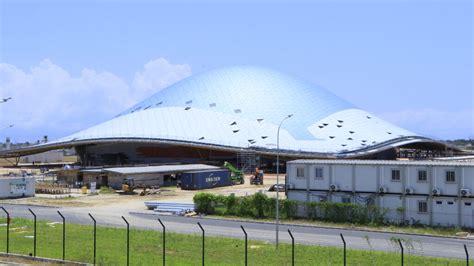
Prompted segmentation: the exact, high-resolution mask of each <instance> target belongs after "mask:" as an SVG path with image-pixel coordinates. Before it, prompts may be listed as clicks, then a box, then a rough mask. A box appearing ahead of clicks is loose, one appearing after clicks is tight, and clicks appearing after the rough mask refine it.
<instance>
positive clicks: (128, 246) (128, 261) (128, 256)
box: [122, 216, 130, 266]
mask: <svg viewBox="0 0 474 266" xmlns="http://www.w3.org/2000/svg"><path fill="white" fill-rule="evenodd" d="M122 219H123V220H124V221H125V223H126V224H127V266H128V265H130V224H129V223H128V221H127V219H125V217H123V216H122Z"/></svg>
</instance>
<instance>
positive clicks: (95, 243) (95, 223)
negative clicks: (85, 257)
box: [89, 213, 97, 265]
mask: <svg viewBox="0 0 474 266" xmlns="http://www.w3.org/2000/svg"><path fill="white" fill-rule="evenodd" d="M89 217H91V219H92V221H94V265H95V258H96V254H97V253H96V250H97V249H96V248H97V242H96V241H97V221H96V220H95V219H94V217H93V216H92V215H91V214H90V213H89Z"/></svg>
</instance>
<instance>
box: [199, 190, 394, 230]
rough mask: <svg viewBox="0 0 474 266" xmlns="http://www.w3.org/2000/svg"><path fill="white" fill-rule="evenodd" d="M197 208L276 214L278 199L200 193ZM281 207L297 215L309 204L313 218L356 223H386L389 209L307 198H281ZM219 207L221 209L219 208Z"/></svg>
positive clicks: (250, 214)
mask: <svg viewBox="0 0 474 266" xmlns="http://www.w3.org/2000/svg"><path fill="white" fill-rule="evenodd" d="M193 200H194V203H195V204H196V211H197V212H198V213H201V214H218V215H237V216H240V217H253V218H272V219H273V218H275V209H276V199H275V198H269V197H268V196H267V195H265V194H263V193H256V194H255V195H252V196H245V197H236V196H235V195H230V196H222V195H214V194H210V193H198V194H196V195H195V196H194V198H193ZM279 203H280V204H279V211H280V213H281V217H283V218H286V219H293V218H297V215H298V206H299V205H302V206H304V207H306V210H307V217H308V218H310V219H312V220H324V221H330V222H342V223H356V224H369V223H371V224H383V223H384V222H385V218H386V215H387V209H384V208H380V207H377V206H373V205H368V206H366V205H358V204H352V203H337V202H304V203H300V202H298V201H293V200H280V201H279ZM216 207H218V209H217V210H216Z"/></svg>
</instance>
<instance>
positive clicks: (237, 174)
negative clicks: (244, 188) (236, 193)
mask: <svg viewBox="0 0 474 266" xmlns="http://www.w3.org/2000/svg"><path fill="white" fill-rule="evenodd" d="M224 167H225V168H227V169H229V171H230V173H231V174H230V181H231V182H232V184H233V185H238V184H243V183H244V182H245V179H244V173H243V172H242V171H240V170H239V169H237V168H235V167H234V166H233V165H232V164H231V163H229V162H224Z"/></svg>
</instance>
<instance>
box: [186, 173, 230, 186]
mask: <svg viewBox="0 0 474 266" xmlns="http://www.w3.org/2000/svg"><path fill="white" fill-rule="evenodd" d="M230 185H231V182H230V172H229V170H227V169H218V170H201V171H192V172H185V173H182V174H181V189H186V190H193V189H205V188H213V187H224V186H230Z"/></svg>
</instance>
